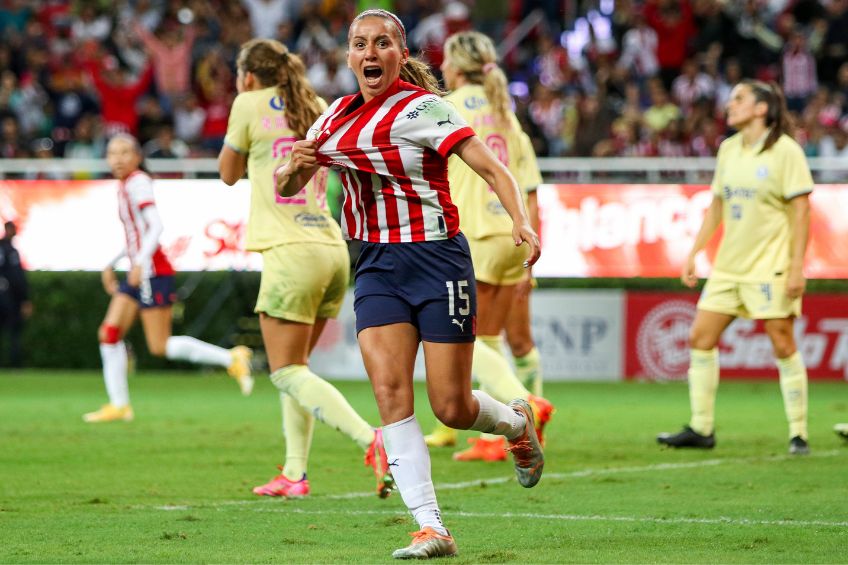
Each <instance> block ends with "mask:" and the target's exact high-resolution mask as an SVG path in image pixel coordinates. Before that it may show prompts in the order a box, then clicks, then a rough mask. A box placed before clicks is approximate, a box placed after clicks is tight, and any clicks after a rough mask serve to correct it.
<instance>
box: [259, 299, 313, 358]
mask: <svg viewBox="0 0 848 565" xmlns="http://www.w3.org/2000/svg"><path fill="white" fill-rule="evenodd" d="M259 328H260V330H261V331H262V342H263V343H264V344H265V353H266V355H267V356H268V368H269V369H270V371H271V372H272V373H273V372H274V371H276V370H278V369H281V368H283V367H286V366H288V365H306V364H307V361H308V358H309V345H310V343H311V341H312V329H313V326H312V324H304V323H301V322H292V321H289V320H282V319H280V318H274V317H273V316H269V315H268V314H266V313H264V312H261V313H260V314H259Z"/></svg>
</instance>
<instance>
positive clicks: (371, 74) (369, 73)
mask: <svg viewBox="0 0 848 565" xmlns="http://www.w3.org/2000/svg"><path fill="white" fill-rule="evenodd" d="M362 74H363V76H365V82H366V83H368V85H369V86H374V85H376V84H377V83H378V82H380V78H381V77H382V76H383V69H381V68H380V67H373V66H368V67H365V69H364V70H363V71H362Z"/></svg>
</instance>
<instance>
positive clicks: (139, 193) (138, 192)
mask: <svg viewBox="0 0 848 565" xmlns="http://www.w3.org/2000/svg"><path fill="white" fill-rule="evenodd" d="M127 195H128V196H129V198H130V200H131V203H132V204H133V205H134V207H137V208H138V209H139V210H144V209H145V208H147V207H148V206H155V205H156V201H155V200H154V198H153V179H151V178H150V177H149V176H147V175H145V174H136V175H134V176H133V177H132V178H131V179H129V180H128V181H127Z"/></svg>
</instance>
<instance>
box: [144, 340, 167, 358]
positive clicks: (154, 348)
mask: <svg viewBox="0 0 848 565" xmlns="http://www.w3.org/2000/svg"><path fill="white" fill-rule="evenodd" d="M147 350H148V351H149V352H150V354H151V355H153V356H154V357H164V356H165V342H164V341H155V342H153V341H150V342H147Z"/></svg>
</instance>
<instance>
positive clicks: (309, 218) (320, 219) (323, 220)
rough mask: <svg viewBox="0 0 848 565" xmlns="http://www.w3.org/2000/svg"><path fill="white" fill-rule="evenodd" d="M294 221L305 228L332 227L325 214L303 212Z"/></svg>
mask: <svg viewBox="0 0 848 565" xmlns="http://www.w3.org/2000/svg"><path fill="white" fill-rule="evenodd" d="M294 221H295V222H297V223H298V224H300V225H302V226H303V227H305V228H326V227H327V226H329V225H330V222H329V221H328V220H327V216H325V215H323V214H310V213H308V212H301V213H300V214H298V215H297V216H295V217H294Z"/></svg>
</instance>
